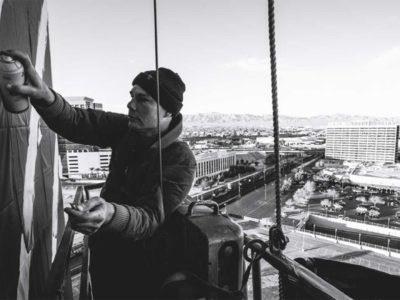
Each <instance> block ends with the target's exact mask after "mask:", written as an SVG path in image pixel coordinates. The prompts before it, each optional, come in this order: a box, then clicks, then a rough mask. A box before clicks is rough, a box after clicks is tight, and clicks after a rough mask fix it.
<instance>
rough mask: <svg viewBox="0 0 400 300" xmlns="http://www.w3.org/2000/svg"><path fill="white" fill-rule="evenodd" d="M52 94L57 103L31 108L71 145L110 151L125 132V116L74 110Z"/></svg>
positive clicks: (126, 121)
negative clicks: (103, 148) (90, 146)
mask: <svg viewBox="0 0 400 300" xmlns="http://www.w3.org/2000/svg"><path fill="white" fill-rule="evenodd" d="M54 94H55V96H56V100H55V101H54V102H53V103H52V104H51V105H50V106H39V105H35V104H34V103H33V105H34V106H35V109H36V110H37V112H38V113H39V114H40V116H41V117H42V118H43V120H44V121H45V122H46V124H47V126H49V127H50V128H51V129H52V130H53V131H54V132H56V133H57V134H59V135H61V136H63V137H65V138H66V139H68V140H70V141H71V142H74V143H79V144H87V145H96V146H100V147H112V146H114V145H115V143H116V142H117V141H118V140H119V139H120V138H121V137H122V135H123V134H124V133H126V132H127V131H128V116H126V115H122V114H116V113H110V112H104V111H101V110H93V109H80V108H75V107H72V106H71V105H70V104H69V103H68V102H67V101H65V99H64V98H63V97H62V96H61V95H59V94H57V93H54Z"/></svg>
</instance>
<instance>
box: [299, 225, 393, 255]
mask: <svg viewBox="0 0 400 300" xmlns="http://www.w3.org/2000/svg"><path fill="white" fill-rule="evenodd" d="M301 231H302V232H306V233H310V234H312V235H314V236H324V237H328V238H331V239H335V240H338V241H344V242H348V243H352V244H356V245H360V246H368V247H371V248H375V249H380V250H384V251H387V252H395V253H400V250H399V249H396V248H391V247H385V246H380V245H375V244H371V243H367V242H363V241H360V240H355V239H349V238H344V237H340V236H334V235H331V234H327V233H322V232H318V231H312V230H308V229H302V230H301Z"/></svg>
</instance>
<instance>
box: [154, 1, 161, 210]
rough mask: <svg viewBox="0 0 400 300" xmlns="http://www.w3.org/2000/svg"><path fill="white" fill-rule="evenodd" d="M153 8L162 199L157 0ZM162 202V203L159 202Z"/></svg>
mask: <svg viewBox="0 0 400 300" xmlns="http://www.w3.org/2000/svg"><path fill="white" fill-rule="evenodd" d="M153 4H154V5H153V7H154V46H155V59H156V85H157V99H156V100H157V130H158V163H159V170H160V188H161V199H162V197H163V191H164V189H163V172H162V147H161V130H160V74H159V71H158V34H157V0H154V1H153ZM161 202H162V201H161Z"/></svg>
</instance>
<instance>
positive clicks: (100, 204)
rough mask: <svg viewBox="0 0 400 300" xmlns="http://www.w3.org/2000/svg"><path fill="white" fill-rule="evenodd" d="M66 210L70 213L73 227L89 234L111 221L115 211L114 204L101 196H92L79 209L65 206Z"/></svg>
mask: <svg viewBox="0 0 400 300" xmlns="http://www.w3.org/2000/svg"><path fill="white" fill-rule="evenodd" d="M64 211H65V212H66V213H67V214H68V215H69V219H70V222H71V228H72V229H74V230H76V231H79V232H81V233H83V234H88V235H91V234H93V233H95V232H96V231H97V230H99V229H100V227H101V226H102V225H104V224H107V223H108V222H110V220H111V218H112V217H113V215H114V213H115V209H114V206H113V205H112V204H111V203H108V202H106V201H105V200H104V199H103V198H100V197H93V198H90V199H89V200H88V201H86V202H84V203H82V204H79V205H78V207H77V209H73V208H65V209H64Z"/></svg>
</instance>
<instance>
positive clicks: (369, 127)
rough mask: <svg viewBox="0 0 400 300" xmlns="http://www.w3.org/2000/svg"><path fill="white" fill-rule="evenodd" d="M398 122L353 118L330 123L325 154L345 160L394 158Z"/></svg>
mask: <svg viewBox="0 0 400 300" xmlns="http://www.w3.org/2000/svg"><path fill="white" fill-rule="evenodd" d="M398 138H399V126H398V125H393V124H374V123H371V122H353V123H347V124H330V125H329V126H328V128H327V130H326V149H325V157H326V158H333V159H341V160H348V161H370V162H392V163H393V162H396V157H397V151H398V143H397V141H398Z"/></svg>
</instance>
